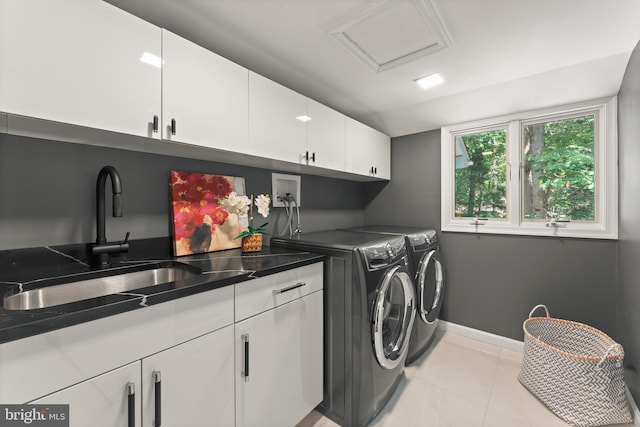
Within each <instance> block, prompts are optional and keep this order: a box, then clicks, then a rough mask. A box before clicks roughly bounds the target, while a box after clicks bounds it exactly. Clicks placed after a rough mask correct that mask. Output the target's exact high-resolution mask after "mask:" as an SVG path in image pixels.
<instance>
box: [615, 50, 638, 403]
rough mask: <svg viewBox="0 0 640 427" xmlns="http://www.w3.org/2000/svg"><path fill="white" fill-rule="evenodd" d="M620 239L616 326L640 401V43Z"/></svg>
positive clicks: (624, 152)
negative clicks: (639, 216)
mask: <svg viewBox="0 0 640 427" xmlns="http://www.w3.org/2000/svg"><path fill="white" fill-rule="evenodd" d="M618 140H619V150H620V152H619V159H620V168H619V178H620V181H619V184H620V223H619V226H620V240H619V241H618V293H617V298H616V300H617V305H616V307H617V318H616V326H617V331H618V336H619V340H620V342H621V343H622V345H623V346H624V349H625V353H626V354H625V367H626V368H627V372H626V373H625V378H626V380H627V384H628V385H629V389H630V390H631V392H632V394H633V396H634V398H635V400H636V402H640V376H639V375H638V370H640V335H639V334H640V286H639V283H640V279H639V278H640V262H639V261H640V221H639V220H638V213H639V212H640V196H639V194H640V167H639V165H640V44H639V45H638V46H636V48H635V50H634V52H633V54H632V56H631V60H630V61H629V65H628V66H627V71H626V73H625V76H624V79H623V81H622V86H621V88H620V93H619V94H618Z"/></svg>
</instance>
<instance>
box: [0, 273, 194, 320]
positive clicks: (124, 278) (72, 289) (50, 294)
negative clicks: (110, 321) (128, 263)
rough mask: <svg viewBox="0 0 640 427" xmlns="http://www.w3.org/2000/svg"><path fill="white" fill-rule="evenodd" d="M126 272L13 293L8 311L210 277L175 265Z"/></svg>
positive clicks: (82, 276)
mask: <svg viewBox="0 0 640 427" xmlns="http://www.w3.org/2000/svg"><path fill="white" fill-rule="evenodd" d="M131 269H134V270H135V271H131ZM122 270H123V269H122V268H120V269H114V270H112V271H94V272H89V273H83V274H79V275H74V276H71V277H68V278H63V279H61V278H54V279H51V280H50V281H45V282H40V283H38V285H39V286H38V287H37V288H34V289H27V290H23V291H22V292H19V291H16V290H14V292H15V293H13V292H11V291H10V292H8V293H7V295H5V297H4V308H5V309H7V310H34V309H38V308H46V307H53V306H57V305H61V304H68V303H72V302H77V301H82V300H86V299H92V298H97V297H102V296H107V295H112V294H117V293H120V292H130V291H134V290H136V289H140V288H147V287H149V286H155V285H162V284H166V283H172V282H178V283H179V284H180V285H181V286H188V285H194V284H198V283H204V282H205V281H206V276H203V275H202V272H201V270H200V269H198V268H196V267H192V266H189V265H186V264H180V263H173V262H172V263H166V264H163V265H158V264H153V265H148V266H147V265H145V266H135V267H132V268H129V269H127V268H125V269H124V270H125V271H122ZM95 276H98V277H95ZM61 280H62V282H61ZM64 280H66V281H64ZM50 282H54V283H55V284H54V283H50ZM56 282H57V283H56ZM60 282H61V283H60Z"/></svg>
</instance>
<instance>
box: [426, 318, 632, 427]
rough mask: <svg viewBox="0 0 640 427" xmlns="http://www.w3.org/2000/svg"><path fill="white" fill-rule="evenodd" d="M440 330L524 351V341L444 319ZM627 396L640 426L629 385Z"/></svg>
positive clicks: (439, 325)
mask: <svg viewBox="0 0 640 427" xmlns="http://www.w3.org/2000/svg"><path fill="white" fill-rule="evenodd" d="M438 330H439V331H441V332H450V333H452V334H456V335H461V336H463V337H467V338H471V339H474V340H476V341H480V342H483V343H486V344H492V345H495V346H498V347H502V348H506V349H508V350H512V351H518V352H520V353H522V352H523V351H524V342H523V341H518V340H514V339H512V338H507V337H503V336H501V335H496V334H491V333H489V332H485V331H481V330H479V329H474V328H470V327H468V326H462V325H458V324H456V323H451V322H446V321H444V320H440V322H439V323H438ZM627 398H628V399H629V405H630V406H631V412H632V414H631V415H633V425H634V426H635V427H640V410H639V409H638V405H636V402H635V400H634V399H633V396H632V395H631V392H630V391H629V388H628V387H627Z"/></svg>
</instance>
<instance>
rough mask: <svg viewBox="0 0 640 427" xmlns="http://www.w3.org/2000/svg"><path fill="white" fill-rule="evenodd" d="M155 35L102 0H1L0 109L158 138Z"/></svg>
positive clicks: (158, 73) (157, 43)
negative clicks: (155, 125) (155, 128)
mask: <svg viewBox="0 0 640 427" xmlns="http://www.w3.org/2000/svg"><path fill="white" fill-rule="evenodd" d="M160 41H161V35H160V28H158V27H156V26H154V25H151V24H149V23H147V22H145V21H142V20H141V19H139V18H137V17H135V16H133V15H130V14H128V13H126V12H124V11H122V10H120V9H118V8H116V7H114V6H112V5H110V4H108V3H105V2H103V1H101V0H65V1H61V0H30V1H15V0H0V111H4V112H7V113H12V114H18V115H24V116H30V117H36V118H41V119H47V120H53V121H58V122H64V123H70V124H75V125H81V126H88V127H92V128H97V129H106V130H111V131H116V132H121V133H126V134H131V135H139V136H145V137H157V138H159V133H157V134H154V133H153V130H152V127H153V123H154V116H156V117H158V120H159V116H160V103H161V98H160V95H161V94H160V90H159V88H160V84H161V70H160V68H159V67H160V57H161V45H160ZM145 60H148V62H150V63H148V62H144V61H145Z"/></svg>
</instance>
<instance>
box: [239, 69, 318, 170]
mask: <svg viewBox="0 0 640 427" xmlns="http://www.w3.org/2000/svg"><path fill="white" fill-rule="evenodd" d="M306 115H307V97H305V96H303V95H300V94H299V93H297V92H294V91H292V90H291V89H288V88H286V87H284V86H282V85H280V84H278V83H276V82H274V81H271V80H269V79H267V78H265V77H262V76H261V75H259V74H256V73H254V72H249V147H250V152H251V154H253V155H256V156H261V157H266V158H271V159H276V160H284V161H287V162H295V163H299V162H300V161H301V156H302V155H303V154H304V153H305V152H306V148H307V122H306V121H303V120H304V119H303V117H304V116H306Z"/></svg>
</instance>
